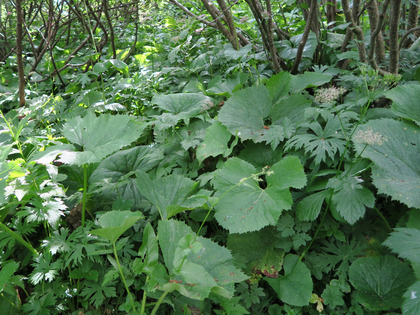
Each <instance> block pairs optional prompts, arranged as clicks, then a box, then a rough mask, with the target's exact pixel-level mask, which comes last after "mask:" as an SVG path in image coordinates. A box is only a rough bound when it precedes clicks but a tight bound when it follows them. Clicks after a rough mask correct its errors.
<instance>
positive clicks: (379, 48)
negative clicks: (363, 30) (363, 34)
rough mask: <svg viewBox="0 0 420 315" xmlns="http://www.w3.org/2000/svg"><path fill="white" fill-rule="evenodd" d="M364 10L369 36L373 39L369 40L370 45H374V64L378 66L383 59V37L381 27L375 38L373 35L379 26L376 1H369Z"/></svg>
mask: <svg viewBox="0 0 420 315" xmlns="http://www.w3.org/2000/svg"><path fill="white" fill-rule="evenodd" d="M366 9H367V12H368V16H369V22H370V30H371V34H372V35H371V36H372V37H374V38H373V40H371V45H372V44H373V43H374V48H375V55H376V62H377V63H378V64H379V63H381V62H382V61H384V59H385V43H384V37H383V35H382V30H381V29H382V26H381V27H380V28H379V33H378V34H377V35H376V38H375V36H374V35H373V34H374V33H375V30H376V28H377V26H378V24H379V7H378V1H377V0H370V1H369V2H368V4H367V6H366ZM369 58H370V53H369Z"/></svg>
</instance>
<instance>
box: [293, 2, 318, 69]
mask: <svg viewBox="0 0 420 315" xmlns="http://www.w3.org/2000/svg"><path fill="white" fill-rule="evenodd" d="M317 8H318V6H317V0H311V6H310V9H309V15H308V19H307V20H306V26H305V30H304V31H303V35H302V39H301V40H300V42H299V46H298V49H297V53H296V58H295V62H294V63H293V67H292V69H291V70H290V72H291V73H293V74H294V73H296V72H297V70H298V67H299V64H300V61H301V60H302V54H303V49H304V48H305V45H306V41H307V40H308V37H309V32H310V31H311V26H312V25H313V24H312V23H313V20H314V18H315V16H316V10H317Z"/></svg>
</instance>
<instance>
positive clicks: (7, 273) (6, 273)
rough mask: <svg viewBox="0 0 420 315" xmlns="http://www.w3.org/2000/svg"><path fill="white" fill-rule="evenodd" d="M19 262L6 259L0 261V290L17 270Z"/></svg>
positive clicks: (0, 290)
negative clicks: (0, 262)
mask: <svg viewBox="0 0 420 315" xmlns="http://www.w3.org/2000/svg"><path fill="white" fill-rule="evenodd" d="M18 268H19V263H17V262H15V261H13V260H8V261H5V262H2V266H1V270H0V292H2V291H3V289H4V287H5V286H6V285H10V284H8V282H9V280H10V278H11V277H12V276H13V274H14V273H15V272H16V271H17V270H18Z"/></svg>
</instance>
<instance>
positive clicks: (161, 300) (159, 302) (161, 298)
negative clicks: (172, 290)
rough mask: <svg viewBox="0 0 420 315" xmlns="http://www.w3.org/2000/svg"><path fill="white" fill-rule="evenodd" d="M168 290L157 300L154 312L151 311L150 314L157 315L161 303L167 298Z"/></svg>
mask: <svg viewBox="0 0 420 315" xmlns="http://www.w3.org/2000/svg"><path fill="white" fill-rule="evenodd" d="M168 293H169V292H168V291H165V292H163V294H162V295H161V296H160V298H159V300H158V301H157V303H156V305H155V307H154V308H153V310H152V312H151V313H150V315H155V314H156V312H157V310H158V308H159V306H160V304H162V302H163V299H164V298H165V296H166V295H167V294H168Z"/></svg>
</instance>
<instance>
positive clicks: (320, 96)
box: [315, 86, 347, 103]
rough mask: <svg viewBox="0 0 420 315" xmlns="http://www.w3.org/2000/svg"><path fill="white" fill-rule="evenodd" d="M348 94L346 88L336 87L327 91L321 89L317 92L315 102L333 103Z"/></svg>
mask: <svg viewBox="0 0 420 315" xmlns="http://www.w3.org/2000/svg"><path fill="white" fill-rule="evenodd" d="M346 92H347V90H346V89H345V88H343V87H335V86H332V87H330V88H326V89H319V90H318V91H316V94H315V101H317V102H319V103H331V102H333V101H335V100H336V99H338V98H339V97H340V96H341V95H343V94H344V93H346Z"/></svg>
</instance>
